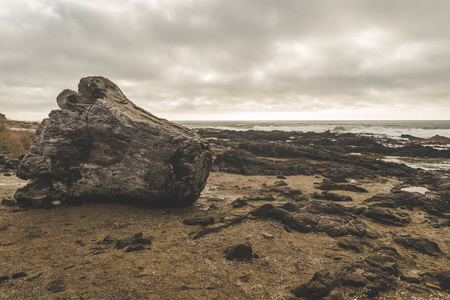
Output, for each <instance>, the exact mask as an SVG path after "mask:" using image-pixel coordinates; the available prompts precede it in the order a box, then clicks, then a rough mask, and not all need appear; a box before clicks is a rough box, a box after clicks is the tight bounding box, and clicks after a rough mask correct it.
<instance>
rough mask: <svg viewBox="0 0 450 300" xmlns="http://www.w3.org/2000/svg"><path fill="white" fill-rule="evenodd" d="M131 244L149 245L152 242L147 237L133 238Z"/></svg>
mask: <svg viewBox="0 0 450 300" xmlns="http://www.w3.org/2000/svg"><path fill="white" fill-rule="evenodd" d="M133 244H140V245H151V244H152V239H147V238H143V237H140V238H135V239H134V240H133Z"/></svg>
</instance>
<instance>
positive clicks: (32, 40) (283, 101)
mask: <svg viewBox="0 0 450 300" xmlns="http://www.w3.org/2000/svg"><path fill="white" fill-rule="evenodd" d="M91 75H100V76H104V77H107V78H109V79H110V80H112V81H113V82H115V83H116V84H117V85H118V86H119V87H120V88H121V89H122V91H123V92H124V93H125V95H127V97H128V98H129V99H130V100H131V101H133V102H134V103H135V104H137V105H139V106H141V107H142V108H144V109H146V110H148V111H150V112H151V113H154V114H156V115H157V116H160V117H164V118H168V119H171V120H188V119H191V120H192V119H193V120H195V119H206V120H208V119H215V120H216V119H224V120H230V119H299V120H302V119H307V120H320V119H322V120H338V119H341V120H342V119H344V120H345V119H446V120H448V119H449V116H450V80H449V79H450V1H448V0H439V1H438V0H426V1H425V0H424V1H422V0H421V1H418V0H403V1H399V0H398V1H396V0H386V1H382V0H376V1H374V0H367V1H364V0H353V1H349V0H341V1H336V0H327V1H320V0H314V1H306V0H305V1H301V0H296V1H289V0H283V1H281V0H280V1H276V0H266V1H263V0H248V1H244V0H236V1H234V0H222V1H214V0H203V1H195V0H161V1H157V0H131V1H123V0H60V1H56V0H55V1H51V0H1V1H0V112H2V113H4V114H6V115H7V117H9V118H11V119H19V120H41V119H42V118H44V117H46V116H47V115H48V113H49V112H50V111H51V110H52V109H57V105H56V100H55V99H56V96H57V95H58V94H59V93H60V92H61V91H62V90H63V89H65V88H70V89H73V90H76V88H77V85H78V82H79V80H80V78H82V77H85V76H91Z"/></svg>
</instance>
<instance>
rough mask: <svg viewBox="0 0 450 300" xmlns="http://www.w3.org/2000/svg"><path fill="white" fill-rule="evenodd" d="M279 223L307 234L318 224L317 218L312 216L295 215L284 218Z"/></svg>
mask: <svg viewBox="0 0 450 300" xmlns="http://www.w3.org/2000/svg"><path fill="white" fill-rule="evenodd" d="M281 222H282V223H283V224H285V225H287V226H289V227H290V228H292V229H294V230H296V231H298V232H302V233H308V232H311V231H312V230H314V228H315V227H316V226H317V224H319V218H318V217H317V216H314V215H313V214H308V213H297V214H294V215H293V214H289V215H287V216H285V217H284V218H283V219H282V220H281Z"/></svg>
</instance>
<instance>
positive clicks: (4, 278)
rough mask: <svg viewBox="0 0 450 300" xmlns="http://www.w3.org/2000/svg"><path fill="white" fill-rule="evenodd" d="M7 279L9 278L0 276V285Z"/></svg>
mask: <svg viewBox="0 0 450 300" xmlns="http://www.w3.org/2000/svg"><path fill="white" fill-rule="evenodd" d="M8 279H9V276H0V283H1V282H3V281H6V280H8Z"/></svg>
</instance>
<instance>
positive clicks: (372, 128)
mask: <svg viewBox="0 0 450 300" xmlns="http://www.w3.org/2000/svg"><path fill="white" fill-rule="evenodd" d="M176 123H179V124H181V125H184V126H186V127H189V128H215V129H222V130H225V129H227V130H238V131H244V130H263V131H272V130H281V131H303V132H310V131H312V132H325V131H327V130H330V131H332V132H343V133H345V132H350V133H359V134H373V135H378V136H385V137H392V138H399V137H400V136H401V135H412V136H415V137H420V138H430V137H433V136H435V135H439V136H445V137H449V138H450V120H442V121H176Z"/></svg>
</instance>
